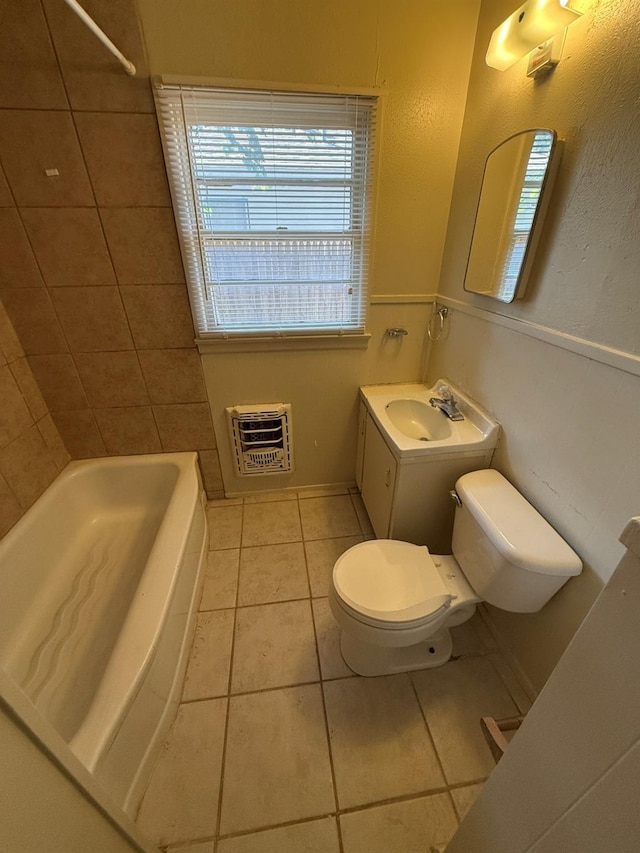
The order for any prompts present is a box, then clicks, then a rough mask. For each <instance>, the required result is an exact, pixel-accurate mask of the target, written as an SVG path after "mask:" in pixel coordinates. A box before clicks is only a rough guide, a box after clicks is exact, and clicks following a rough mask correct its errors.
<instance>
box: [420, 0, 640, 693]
mask: <svg viewBox="0 0 640 853" xmlns="http://www.w3.org/2000/svg"><path fill="white" fill-rule="evenodd" d="M515 5H516V4H514V3H513V0H483V3H482V9H481V14H480V19H479V24H478V33H477V40H476V48H475V53H474V59H473V63H472V69H471V77H470V82H469V93H468V99H467V106H466V112H465V119H464V124H463V129H462V136H461V141H460V156H459V161H458V168H457V174H456V180H455V188H454V193H453V199H452V207H451V216H450V220H449V227H448V234H447V242H446V248H445V253H444V258H443V266H442V277H441V287H440V293H441V294H444V295H446V296H447V297H450V298H452V299H454V300H458V301H459V303H460V304H459V306H458V307H457V306H456V303H451V307H452V311H451V318H450V321H448V329H447V334H446V335H445V336H444V338H443V340H442V341H441V342H440V343H438V344H437V345H434V346H433V347H432V351H431V355H430V363H429V371H428V375H429V378H431V379H435V378H437V377H438V376H440V375H443V374H444V375H448V376H450V377H451V379H452V380H454V381H457V382H459V383H460V384H461V385H462V386H463V387H464V388H466V390H467V391H468V392H469V393H470V394H471V395H472V396H474V397H476V398H477V399H478V400H480V401H481V402H482V403H483V404H484V405H485V406H486V407H487V408H488V409H490V410H491V411H492V412H493V413H494V415H495V416H496V417H497V419H498V420H499V421H500V422H501V424H502V427H503V438H502V440H501V443H500V446H499V448H498V450H497V452H496V454H495V455H494V460H493V464H494V466H495V467H497V468H499V469H500V470H501V471H502V472H503V473H505V474H506V475H507V476H508V477H509V479H511V480H512V481H513V482H514V484H515V485H516V486H517V487H518V488H519V489H520V490H521V491H522V492H523V493H524V494H525V495H526V496H527V497H528V498H529V500H531V501H532V503H534V504H535V506H536V507H537V508H538V509H539V510H540V511H541V512H542V514H543V515H545V516H546V518H548V519H549V520H550V521H551V523H552V524H554V526H555V527H556V528H557V529H558V530H559V531H560V532H561V533H562V535H563V536H564V537H565V538H566V539H567V540H568V541H569V543H570V544H571V545H572V546H573V547H574V548H575V550H576V551H577V552H578V553H579V554H580V556H581V557H582V559H583V561H584V564H585V571H584V573H583V575H582V576H581V577H580V578H576V579H574V580H571V581H570V582H569V583H568V584H567V585H566V586H565V587H564V588H563V590H562V591H561V592H560V593H559V595H558V596H556V597H555V598H554V599H553V600H552V601H551V602H550V604H549V605H547V607H545V608H544V609H543V610H542V611H541V612H540V613H538V614H532V615H521V614H509V613H505V612H503V611H499V610H492V611H491V612H492V617H493V619H494V621H495V623H496V624H497V625H498V627H499V629H500V631H501V632H502V634H503V635H504V637H505V640H506V643H507V645H508V646H509V647H510V648H511V649H512V650H513V651H514V653H515V655H516V658H517V660H518V661H519V663H520V665H521V667H522V668H523V670H524V672H525V673H526V675H527V676H528V677H529V679H530V681H531V682H532V683H533V685H534V686H535V687H536V688H539V687H541V686H542V684H544V682H545V680H546V678H547V676H548V675H549V673H550V671H551V669H552V668H553V666H554V665H555V663H556V661H557V660H558V658H559V656H560V654H561V653H562V651H563V650H564V648H565V646H566V644H567V642H568V641H569V640H570V638H571V636H572V634H573V633H574V631H575V629H576V627H577V626H578V625H579V623H580V621H581V619H582V618H583V616H584V614H585V612H586V610H587V609H588V608H589V606H590V605H591V603H592V601H593V599H594V597H595V595H596V593H597V592H598V590H599V589H600V587H601V584H602V581H603V580H607V579H608V577H609V576H610V575H611V572H612V571H613V569H614V567H615V566H616V564H617V562H618V560H619V559H620V557H621V556H622V551H623V549H622V546H621V545H620V543H619V542H618V536H619V535H620V532H621V530H622V528H623V527H624V525H625V523H626V522H627V520H628V519H629V518H630V517H631V516H633V515H637V514H638V512H639V511H640V438H639V436H640V432H639V428H638V422H639V421H638V418H639V414H640V376H639V375H638V372H639V371H638V364H637V359H636V360H634V359H633V357H632V358H630V359H629V358H628V359H627V360H626V361H624V359H622V361H623V362H624V366H623V368H622V369H621V367H615V366H608V365H605V364H602V363H599V362H597V361H594V360H592V358H590V357H589V353H588V351H585V353H584V354H581V353H579V352H571V351H569V350H567V349H564V348H563V345H564V343H570V342H569V341H568V340H567V339H563V338H562V337H559V336H554V335H553V334H551V335H550V336H549V339H550V340H555V342H556V343H557V344H560V346H557V345H556V346H554V345H552V344H550V343H549V342H546V341H542V340H537V339H535V338H532V337H530V336H529V335H528V334H527V329H528V327H527V326H525V325H522V324H521V325H519V326H518V322H517V321H519V320H520V321H523V322H524V323H528V324H537V325H539V326H543V327H546V328H547V329H549V330H557V331H559V332H560V333H563V334H566V335H571V336H574V337H576V338H580V339H583V340H585V341H591V342H596V343H598V344H602V345H604V346H607V347H612V348H615V349H619V350H622V351H626V352H627V353H630V354H635V355H636V356H637V355H638V354H640V331H639V330H640V296H639V294H640V289H639V287H638V269H639V268H640V197H639V195H638V187H639V186H640V113H639V111H638V86H639V84H640V64H639V61H638V57H639V56H640V21H639V19H638V14H637V11H638V10H637V3H635V2H634V0H574V4H573V5H574V6H575V7H576V8H580V9H581V10H582V11H583V12H584V17H583V18H582V19H580V20H579V21H578V22H576V23H574V24H572V25H571V26H570V27H569V29H568V31H567V41H566V46H565V52H564V57H563V59H562V60H561V62H560V64H559V65H558V66H557V68H556V70H555V71H554V72H553V74H552V75H551V76H548V77H546V78H545V79H541V80H535V81H533V80H531V79H529V78H527V76H526V64H527V63H526V60H522V61H521V62H519V63H517V64H516V65H515V66H513V68H511V69H509V70H508V71H505V72H499V71H495V70H494V69H492V68H489V67H488V66H487V65H486V64H485V61H484V55H485V52H486V48H487V45H488V43H489V39H490V36H491V33H492V31H493V29H494V28H495V27H496V26H497V25H498V24H499V23H500V22H501V21H502V20H503V19H504V18H506V17H507V15H508V14H510V13H511V12H512V11H513V8H514V6H515ZM531 127H550V128H553V129H555V130H556V131H557V132H558V135H559V137H560V139H562V140H564V153H563V158H562V161H561V163H560V171H559V174H558V179H557V182H556V186H555V188H554V192H553V196H552V200H551V206H550V210H549V214H548V216H547V219H546V222H545V227H544V232H543V237H542V240H541V242H540V245H539V247H538V251H537V255H536V262H535V265H534V268H533V271H532V275H531V277H530V280H529V285H528V288H527V292H526V297H525V298H524V299H523V300H521V301H517V302H514V303H512V304H510V305H505V304H503V303H499V302H496V301H493V300H491V299H488V298H486V297H482V296H476V295H473V294H469V293H465V292H464V290H463V287H462V283H463V278H464V271H465V264H466V258H467V254H468V250H469V243H470V240H471V234H472V231H473V223H474V215H475V208H476V204H477V200H478V195H479V192H480V182H481V178H482V169H483V166H484V160H485V157H486V156H487V154H488V152H489V151H490V150H491V149H492V148H494V147H495V145H496V144H497V143H499V142H500V141H501V140H502V139H505V138H506V137H508V136H509V135H511V134H512V133H514V132H516V131H519V130H523V129H525V128H531ZM464 308H467V309H469V308H471V309H478V310H479V311H480V312H483V313H481V314H476V315H473V314H469V313H468V312H465V310H463V309H464ZM502 317H508V318H512V319H514V320H515V321H516V323H515V327H514V328H506V327H505V326H504V325H502V324H501V323H500V322H499V321H500V320H501V318H502ZM625 367H626V369H625ZM634 371H635V372H634Z"/></svg>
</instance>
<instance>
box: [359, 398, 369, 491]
mask: <svg viewBox="0 0 640 853" xmlns="http://www.w3.org/2000/svg"><path fill="white" fill-rule="evenodd" d="M366 433H367V407H366V406H365V404H364V403H363V402H362V400H361V401H360V411H359V413H358V447H357V450H356V486H357V487H358V488H359V489H360V491H362V466H363V464H364V442H365V435H366Z"/></svg>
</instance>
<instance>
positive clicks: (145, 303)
mask: <svg viewBox="0 0 640 853" xmlns="http://www.w3.org/2000/svg"><path fill="white" fill-rule="evenodd" d="M120 293H121V294H122V299H123V301H124V305H125V309H126V311H127V317H128V318H129V324H130V325H131V332H132V334H133V339H134V341H135V344H136V347H137V348H138V349H173V348H176V347H191V348H192V347H193V340H194V337H195V332H194V330H193V321H192V319H191V308H190V306H189V297H188V296H187V288H186V287H185V286H184V285H182V284H177V285H171V284H164V285H158V284H154V285H140V286H138V287H121V288H120Z"/></svg>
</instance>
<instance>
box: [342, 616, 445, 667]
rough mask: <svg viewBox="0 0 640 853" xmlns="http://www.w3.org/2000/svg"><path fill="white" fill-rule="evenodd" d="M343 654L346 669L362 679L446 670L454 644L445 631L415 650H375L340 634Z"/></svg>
mask: <svg viewBox="0 0 640 853" xmlns="http://www.w3.org/2000/svg"><path fill="white" fill-rule="evenodd" d="M340 651H341V652H342V657H343V658H344V662H345V663H346V665H347V666H348V667H349V669H352V670H353V671H354V672H355V673H357V674H358V675H365V676H375V675H391V674H392V673H395V672H410V671H411V670H414V669H430V668H431V667H434V666H442V664H443V663H446V662H447V661H448V660H449V658H450V657H451V653H452V651H453V640H452V639H451V634H450V632H449V631H448V630H447V629H446V628H443V629H442V630H441V631H438V632H437V633H435V634H434V635H433V636H432V637H429V639H428V640H425V641H424V642H423V643H417V644H416V645H415V646H400V647H388V646H373V645H371V643H365V642H363V641H362V640H359V639H358V638H357V637H354V636H353V635H351V634H347V633H346V632H345V631H340Z"/></svg>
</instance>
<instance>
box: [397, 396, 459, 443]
mask: <svg viewBox="0 0 640 853" xmlns="http://www.w3.org/2000/svg"><path fill="white" fill-rule="evenodd" d="M385 410H386V413H387V415H388V416H389V420H390V421H391V423H392V424H393V425H394V426H395V427H396V428H397V429H399V430H400V432H401V433H403V434H404V435H406V436H407V438H414V439H415V440H416V441H442V440H443V439H445V438H449V436H450V435H451V421H450V420H449V419H448V418H447V417H446V416H445V417H443V416H442V412H440V411H438V409H434V408H433V406H431V405H429V403H423V402H422V400H412V399H410V398H408V399H400V400H392V401H391V402H390V403H387V405H386V406H385Z"/></svg>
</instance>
